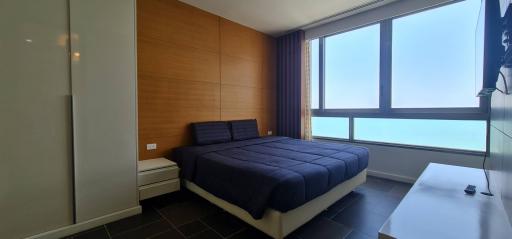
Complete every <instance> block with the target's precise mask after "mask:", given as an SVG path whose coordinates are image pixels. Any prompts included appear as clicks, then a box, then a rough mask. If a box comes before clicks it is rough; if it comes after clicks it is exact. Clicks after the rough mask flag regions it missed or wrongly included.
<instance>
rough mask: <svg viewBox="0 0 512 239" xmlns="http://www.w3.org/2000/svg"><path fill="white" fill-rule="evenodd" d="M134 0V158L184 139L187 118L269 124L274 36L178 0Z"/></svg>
mask: <svg viewBox="0 0 512 239" xmlns="http://www.w3.org/2000/svg"><path fill="white" fill-rule="evenodd" d="M137 2H138V5H137V18H138V19H137V25H138V29H137V38H138V39H137V44H138V49H137V53H138V59H137V60H138V115H139V118H138V120H139V159H140V160H144V159H150V158H155V157H161V156H167V155H168V154H169V152H170V150H171V149H172V148H174V147H178V146H181V145H186V144H190V143H191V137H190V132H189V130H188V125H189V123H191V122H198V121H209V120H231V119H247V118H255V119H257V120H258V125H259V130H260V133H261V134H262V135H263V134H266V133H267V131H268V130H272V131H274V132H275V117H276V112H275V98H276V96H275V92H276V91H275V88H276V83H275V77H276V70H275V61H276V57H275V39H273V38H272V37H270V36H267V35H265V34H263V33H260V32H257V31H255V30H252V29H250V28H247V27H244V26H242V25H239V24H237V23H234V22H231V21H229V20H226V19H223V18H221V17H218V16H215V15H213V14H210V13H207V12H205V11H202V10H200V9H197V8H195V7H192V6H189V5H186V4H184V3H181V2H179V1H174V0H172V1H170V0H168V1H159V0H139V1H137ZM149 143H156V144H157V149H156V150H151V151H148V150H146V144H149Z"/></svg>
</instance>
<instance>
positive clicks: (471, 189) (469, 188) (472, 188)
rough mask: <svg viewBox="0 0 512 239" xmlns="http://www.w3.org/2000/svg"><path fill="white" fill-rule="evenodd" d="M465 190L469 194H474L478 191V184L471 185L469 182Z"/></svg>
mask: <svg viewBox="0 0 512 239" xmlns="http://www.w3.org/2000/svg"><path fill="white" fill-rule="evenodd" d="M464 192H466V194H469V195H473V194H475V192H476V186H475V185H471V184H469V185H468V186H467V187H466V189H464Z"/></svg>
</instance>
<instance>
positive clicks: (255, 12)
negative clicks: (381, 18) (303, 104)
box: [180, 0, 380, 36]
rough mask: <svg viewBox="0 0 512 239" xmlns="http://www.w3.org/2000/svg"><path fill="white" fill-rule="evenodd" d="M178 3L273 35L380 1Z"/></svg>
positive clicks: (213, 0)
mask: <svg viewBox="0 0 512 239" xmlns="http://www.w3.org/2000/svg"><path fill="white" fill-rule="evenodd" d="M180 1H182V2H184V3H187V4H189V5H192V6H195V7H197V8H200V9H203V10H205V11H207V12H211V13H213V14H215V15H218V16H221V17H223V18H226V19H229V20H231V21H234V22H237V23H239V24H242V25H245V26H248V27H250V28H253V29H255V30H258V31H260V32H264V33H267V34H270V35H273V36H278V35H280V34H283V33H285V32H287V31H290V30H294V29H298V28H300V27H303V26H306V25H309V24H312V23H315V22H318V21H321V20H324V19H326V18H329V17H333V16H336V15H338V14H342V13H346V12H347V11H350V10H353V9H357V8H360V7H362V6H367V5H369V4H371V3H375V2H380V0H180Z"/></svg>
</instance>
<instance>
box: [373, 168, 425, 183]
mask: <svg viewBox="0 0 512 239" xmlns="http://www.w3.org/2000/svg"><path fill="white" fill-rule="evenodd" d="M368 175H370V176H374V177H378V178H385V179H390V180H394V181H399V182H404V183H414V182H416V178H412V177H407V176H402V175H397V174H392V173H385V172H380V171H375V170H368Z"/></svg>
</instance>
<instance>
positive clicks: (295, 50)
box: [277, 31, 304, 138]
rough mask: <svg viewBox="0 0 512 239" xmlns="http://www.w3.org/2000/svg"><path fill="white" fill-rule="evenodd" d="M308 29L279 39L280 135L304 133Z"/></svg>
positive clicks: (278, 118) (278, 98)
mask: <svg viewBox="0 0 512 239" xmlns="http://www.w3.org/2000/svg"><path fill="white" fill-rule="evenodd" d="M303 51H304V31H296V32H293V33H290V34H287V35H285V36H282V37H279V38H278V39H277V135H280V136H288V137H292V138H300V137H301V128H302V127H301V106H302V103H301V99H302V95H301V88H302V82H301V80H302V72H303V71H302V57H303V56H304V54H303V53H304V52H303Z"/></svg>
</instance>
